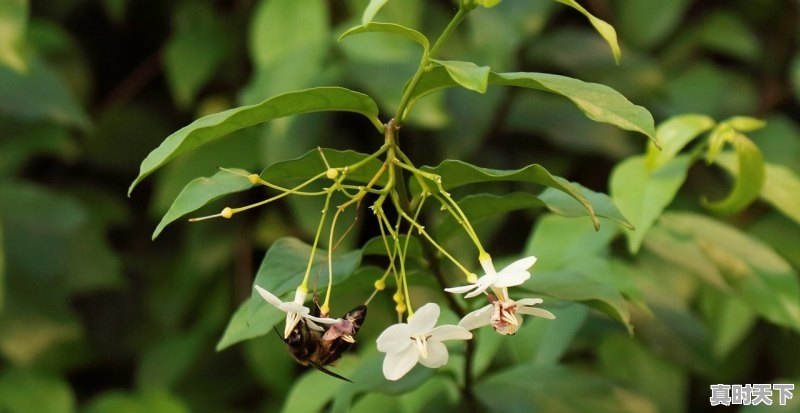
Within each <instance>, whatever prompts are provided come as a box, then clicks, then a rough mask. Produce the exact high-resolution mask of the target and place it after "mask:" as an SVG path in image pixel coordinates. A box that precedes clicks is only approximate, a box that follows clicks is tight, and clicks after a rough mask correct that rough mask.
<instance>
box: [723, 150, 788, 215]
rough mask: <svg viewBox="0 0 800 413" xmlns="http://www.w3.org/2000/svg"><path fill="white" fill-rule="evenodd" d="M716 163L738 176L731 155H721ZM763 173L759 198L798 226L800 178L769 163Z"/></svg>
mask: <svg viewBox="0 0 800 413" xmlns="http://www.w3.org/2000/svg"><path fill="white" fill-rule="evenodd" d="M716 162H717V164H718V165H721V166H722V167H723V168H725V170H727V171H728V172H729V173H731V174H732V175H734V176H738V167H737V165H736V159H735V157H734V155H733V154H731V153H722V154H720V155H719V156H718V157H717V159H716ZM764 172H765V177H764V186H763V188H762V189H761V194H760V195H761V198H762V199H763V200H765V201H767V202H769V203H770V204H771V205H772V206H774V207H775V208H776V209H777V210H778V211H781V212H782V213H783V214H784V215H786V216H787V217H789V218H791V219H793V220H794V221H795V222H797V223H798V224H800V177H798V176H797V174H795V173H794V172H792V170H791V169H789V168H787V167H785V166H783V165H776V164H771V163H766V164H765V165H764Z"/></svg>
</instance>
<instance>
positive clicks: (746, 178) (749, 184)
mask: <svg viewBox="0 0 800 413" xmlns="http://www.w3.org/2000/svg"><path fill="white" fill-rule="evenodd" d="M733 147H734V149H735V150H736V155H737V157H738V159H739V166H738V168H737V172H736V174H735V175H736V184H734V186H733V190H732V191H731V193H730V194H728V196H727V197H725V199H722V200H719V201H716V202H709V201H707V200H706V199H703V203H704V204H705V206H706V207H708V208H709V209H710V210H712V211H714V212H718V213H721V214H734V213H736V212H739V211H741V210H743V209H744V208H746V207H747V206H748V205H750V204H751V203H752V202H753V201H755V200H756V198H758V195H759V194H760V193H761V188H763V186H764V175H765V171H764V157H763V156H762V155H761V151H760V150H759V149H758V146H756V145H755V144H754V143H753V142H752V141H751V140H750V139H747V138H746V137H745V136H744V135H740V134H737V135H736V137H735V138H734V140H733Z"/></svg>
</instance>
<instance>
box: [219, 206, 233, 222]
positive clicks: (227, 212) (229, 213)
mask: <svg viewBox="0 0 800 413" xmlns="http://www.w3.org/2000/svg"><path fill="white" fill-rule="evenodd" d="M219 216H221V217H223V218H225V219H228V218H230V217H232V216H233V210H232V209H231V208H230V207H225V209H223V210H222V212H220V213H219Z"/></svg>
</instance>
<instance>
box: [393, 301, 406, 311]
mask: <svg viewBox="0 0 800 413" xmlns="http://www.w3.org/2000/svg"><path fill="white" fill-rule="evenodd" d="M394 309H395V310H396V311H397V312H398V313H399V314H403V313H405V312H406V305H405V304H403V303H400V304H397V306H396V307H395V308H394Z"/></svg>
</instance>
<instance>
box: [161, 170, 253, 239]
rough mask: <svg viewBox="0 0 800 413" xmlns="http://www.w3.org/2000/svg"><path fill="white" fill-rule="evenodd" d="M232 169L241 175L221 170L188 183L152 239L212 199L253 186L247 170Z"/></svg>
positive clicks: (162, 219)
mask: <svg viewBox="0 0 800 413" xmlns="http://www.w3.org/2000/svg"><path fill="white" fill-rule="evenodd" d="M232 171H236V172H239V173H241V175H239V174H237V173H233V172H231V171H219V172H217V173H216V174H214V176H212V177H210V178H203V177H201V178H196V179H194V180H192V181H191V182H189V183H188V184H186V186H185V187H184V188H183V190H182V191H181V193H180V194H178V197H177V198H175V201H174V202H173V203H172V206H170V207H169V210H168V211H167V213H166V214H164V217H163V218H161V222H159V223H158V226H157V227H156V230H155V231H154V232H153V237H152V239H156V237H158V234H160V233H161V231H162V230H163V229H164V228H165V227H166V226H167V225H169V224H170V223H172V222H173V221H175V220H176V219H178V218H180V217H182V216H184V215H186V214H188V213H190V212H194V211H196V210H198V209H200V208H201V207H203V206H204V205H206V204H208V203H209V202H211V201H214V200H216V199H219V198H221V197H223V196H225V195H228V194H231V193H234V192H241V191H244V190H246V189H249V188H251V187H252V186H253V184H251V183H250V180H248V179H247V175H249V173H248V172H247V171H244V170H241V169H233V170H232Z"/></svg>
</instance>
